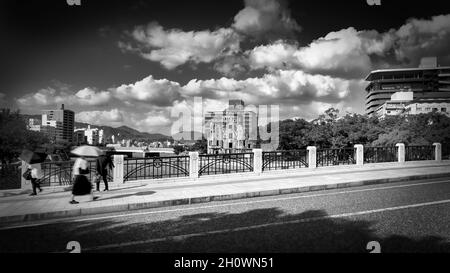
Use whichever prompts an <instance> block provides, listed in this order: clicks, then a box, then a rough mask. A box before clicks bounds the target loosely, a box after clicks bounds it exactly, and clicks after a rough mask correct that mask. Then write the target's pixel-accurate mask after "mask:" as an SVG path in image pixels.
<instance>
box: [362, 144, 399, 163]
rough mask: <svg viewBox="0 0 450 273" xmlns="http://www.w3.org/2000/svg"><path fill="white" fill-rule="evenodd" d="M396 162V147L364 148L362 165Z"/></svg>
mask: <svg viewBox="0 0 450 273" xmlns="http://www.w3.org/2000/svg"><path fill="white" fill-rule="evenodd" d="M397 161H398V148H397V147H364V163H384V162H397Z"/></svg>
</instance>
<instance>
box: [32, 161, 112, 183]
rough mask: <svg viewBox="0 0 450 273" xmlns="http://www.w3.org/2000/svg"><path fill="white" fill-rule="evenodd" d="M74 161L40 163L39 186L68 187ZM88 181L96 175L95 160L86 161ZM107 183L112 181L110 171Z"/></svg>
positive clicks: (92, 179) (70, 181)
mask: <svg viewBox="0 0 450 273" xmlns="http://www.w3.org/2000/svg"><path fill="white" fill-rule="evenodd" d="M74 163H75V161H74V160H69V161H49V162H43V163H41V171H42V178H41V179H40V183H41V186H43V187H50V186H69V185H72V182H73V181H72V180H73V177H72V173H73V165H74ZM88 167H89V174H87V175H86V176H87V177H88V179H89V181H94V176H96V175H97V164H96V162H95V160H88ZM107 179H108V181H113V178H112V176H111V173H110V170H108V175H107Z"/></svg>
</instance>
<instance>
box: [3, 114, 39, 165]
mask: <svg viewBox="0 0 450 273" xmlns="http://www.w3.org/2000/svg"><path fill="white" fill-rule="evenodd" d="M47 142H48V139H47V137H46V136H45V135H44V134H42V133H40V132H33V131H29V130H27V124H26V122H25V120H24V119H23V118H22V116H21V115H20V111H19V110H17V111H11V110H10V109H2V110H1V111H0V160H1V161H2V162H3V163H5V162H11V161H13V160H16V159H17V157H18V156H19V155H20V153H21V152H22V150H23V149H25V148H27V149H30V150H34V149H36V148H37V147H39V146H41V145H42V144H44V143H47Z"/></svg>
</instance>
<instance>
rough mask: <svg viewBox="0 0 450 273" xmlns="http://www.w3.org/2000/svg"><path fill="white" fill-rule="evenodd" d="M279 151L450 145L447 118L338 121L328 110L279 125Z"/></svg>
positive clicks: (438, 115) (356, 116)
mask: <svg viewBox="0 0 450 273" xmlns="http://www.w3.org/2000/svg"><path fill="white" fill-rule="evenodd" d="M279 131H280V145H279V149H280V150H295V149H304V148H306V147H307V146H316V147H319V148H346V147H353V146H354V145H355V144H363V145H365V146H373V147H377V146H394V145H395V144H397V143H405V144H406V145H432V144H433V143H436V142H439V143H442V144H443V145H444V146H449V145H450V117H448V116H446V115H444V114H441V113H437V112H434V113H428V114H420V115H399V116H388V117H385V118H383V119H380V118H377V117H369V116H367V115H360V114H347V115H345V116H342V117H339V111H338V110H337V109H334V108H331V109H328V110H327V111H325V113H324V114H322V115H320V116H319V117H318V118H317V119H315V120H313V121H310V122H308V121H306V120H304V119H296V120H284V121H281V122H280V123H279Z"/></svg>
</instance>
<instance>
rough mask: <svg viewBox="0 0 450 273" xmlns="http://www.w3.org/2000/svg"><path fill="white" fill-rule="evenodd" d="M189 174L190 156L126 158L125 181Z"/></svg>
mask: <svg viewBox="0 0 450 273" xmlns="http://www.w3.org/2000/svg"><path fill="white" fill-rule="evenodd" d="M186 176H189V156H174V157H150V158H126V159H125V160H124V177H123V179H124V181H133V180H142V179H160V178H171V177H186Z"/></svg>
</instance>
